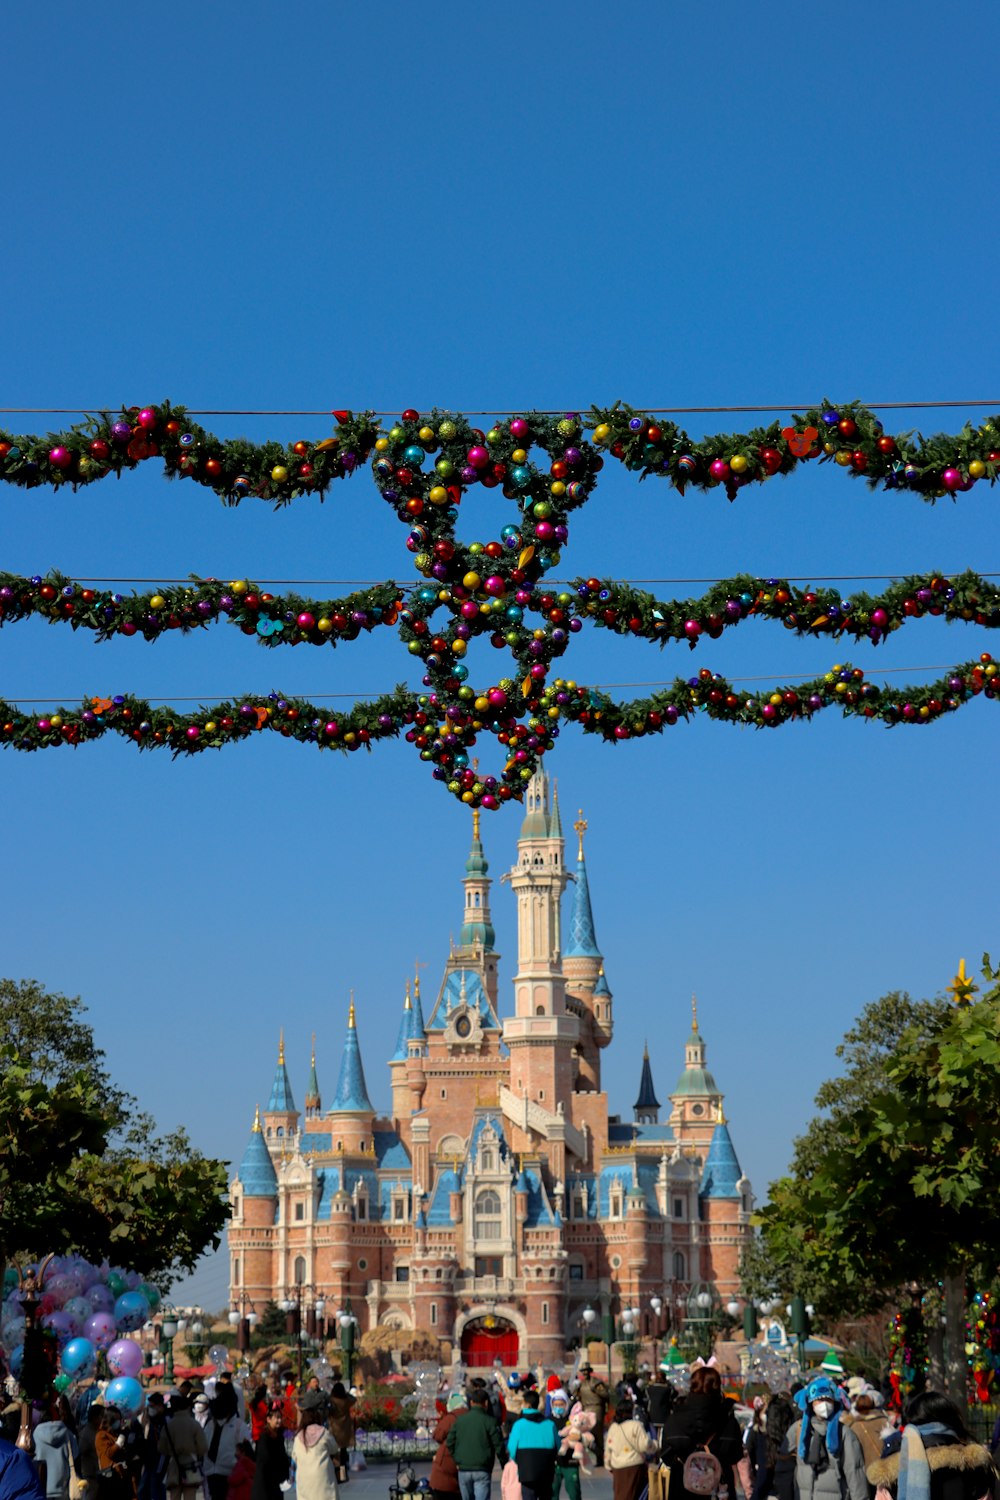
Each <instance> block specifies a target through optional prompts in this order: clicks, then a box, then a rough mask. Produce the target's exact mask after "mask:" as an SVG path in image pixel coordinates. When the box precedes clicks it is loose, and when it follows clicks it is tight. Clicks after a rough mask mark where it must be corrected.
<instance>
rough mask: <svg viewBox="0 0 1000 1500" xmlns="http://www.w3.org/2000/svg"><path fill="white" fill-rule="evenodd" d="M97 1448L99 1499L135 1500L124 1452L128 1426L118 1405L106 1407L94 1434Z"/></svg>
mask: <svg viewBox="0 0 1000 1500" xmlns="http://www.w3.org/2000/svg"><path fill="white" fill-rule="evenodd" d="M94 1447H95V1448H96V1449H97V1493H98V1496H99V1497H100V1500H132V1496H133V1493H134V1492H133V1489H132V1479H131V1476H130V1474H129V1471H128V1465H127V1463H126V1455H125V1426H124V1422H123V1420H122V1414H121V1412H120V1411H119V1410H118V1408H117V1407H115V1406H106V1407H105V1408H104V1419H103V1421H102V1422H101V1425H100V1427H99V1428H98V1429H97V1433H96V1435H95V1437H94Z"/></svg>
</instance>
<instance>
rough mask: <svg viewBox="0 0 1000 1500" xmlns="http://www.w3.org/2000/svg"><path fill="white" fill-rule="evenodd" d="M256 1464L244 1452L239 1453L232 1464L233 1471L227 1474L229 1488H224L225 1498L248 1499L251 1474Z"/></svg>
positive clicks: (251, 1483)
mask: <svg viewBox="0 0 1000 1500" xmlns="http://www.w3.org/2000/svg"><path fill="white" fill-rule="evenodd" d="M256 1468H257V1464H256V1462H255V1461H254V1459H252V1458H248V1457H247V1455H246V1454H245V1453H239V1454H237V1457H236V1462H235V1464H234V1465H233V1471H232V1473H231V1474H230V1476H229V1488H228V1489H227V1490H226V1497H227V1500H250V1490H251V1488H252V1486H253V1476H254V1472H255V1470H256Z"/></svg>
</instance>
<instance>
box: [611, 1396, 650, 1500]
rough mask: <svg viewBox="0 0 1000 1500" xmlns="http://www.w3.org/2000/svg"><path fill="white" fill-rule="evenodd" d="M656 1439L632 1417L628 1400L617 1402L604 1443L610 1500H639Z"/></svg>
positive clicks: (633, 1415)
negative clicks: (611, 1493) (609, 1471)
mask: <svg viewBox="0 0 1000 1500" xmlns="http://www.w3.org/2000/svg"><path fill="white" fill-rule="evenodd" d="M655 1450H656V1440H655V1438H652V1437H650V1435H649V1432H648V1430H647V1429H646V1427H645V1426H644V1425H643V1423H642V1422H640V1421H639V1420H638V1419H637V1418H636V1416H635V1407H634V1406H633V1404H632V1402H631V1401H619V1403H618V1405H617V1406H616V1407H615V1419H614V1421H613V1422H612V1424H611V1426H610V1427H609V1428H608V1438H607V1443H606V1444H605V1453H606V1454H607V1460H608V1468H609V1469H610V1470H611V1486H612V1492H613V1495H614V1500H639V1496H640V1495H641V1494H642V1492H643V1490H644V1489H645V1488H646V1486H647V1485H648V1483H649V1475H648V1473H647V1469H646V1465H647V1461H648V1460H649V1458H650V1457H651V1456H652V1454H653V1453H654V1452H655Z"/></svg>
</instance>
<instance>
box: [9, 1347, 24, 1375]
mask: <svg viewBox="0 0 1000 1500" xmlns="http://www.w3.org/2000/svg"><path fill="white" fill-rule="evenodd" d="M7 1363H8V1364H9V1365H10V1373H11V1374H12V1375H13V1377H14V1379H15V1380H20V1378H21V1370H22V1369H23V1367H24V1345H23V1344H18V1346H17V1348H16V1349H12V1350H11V1351H10V1359H9V1360H8V1361H7Z"/></svg>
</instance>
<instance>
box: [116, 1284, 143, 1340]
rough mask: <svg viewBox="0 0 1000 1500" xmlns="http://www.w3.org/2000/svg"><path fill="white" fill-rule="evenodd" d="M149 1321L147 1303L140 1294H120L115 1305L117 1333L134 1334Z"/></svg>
mask: <svg viewBox="0 0 1000 1500" xmlns="http://www.w3.org/2000/svg"><path fill="white" fill-rule="evenodd" d="M148 1320H149V1303H148V1302H147V1301H146V1299H145V1297H144V1296H143V1295H142V1293H141V1292H122V1294H121V1296H120V1297H119V1298H118V1301H117V1302H116V1303H115V1322H116V1323H117V1324H118V1331H119V1333H135V1332H136V1330H137V1329H139V1328H141V1327H142V1325H143V1323H146V1322H148Z"/></svg>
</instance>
